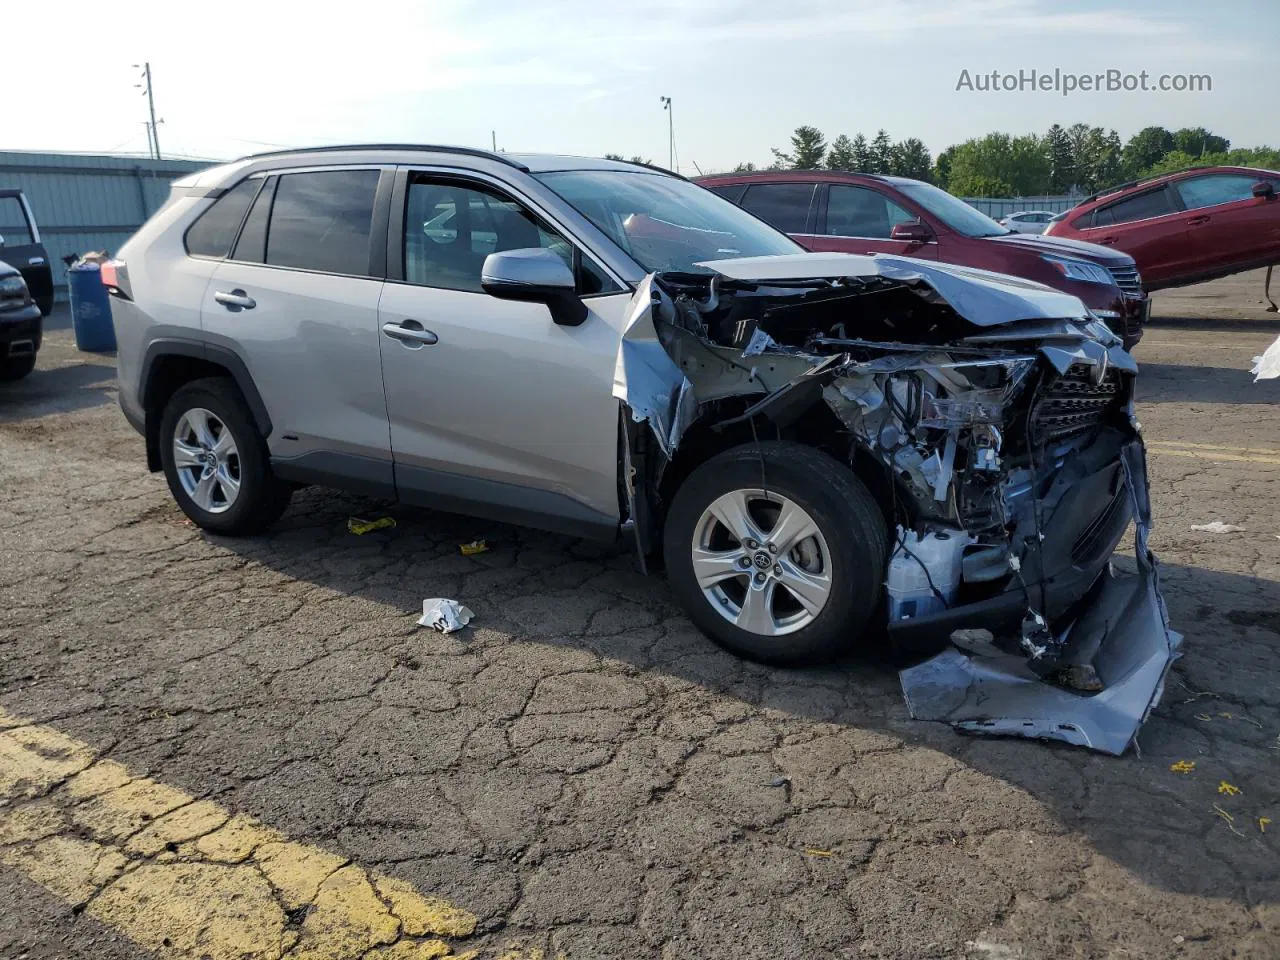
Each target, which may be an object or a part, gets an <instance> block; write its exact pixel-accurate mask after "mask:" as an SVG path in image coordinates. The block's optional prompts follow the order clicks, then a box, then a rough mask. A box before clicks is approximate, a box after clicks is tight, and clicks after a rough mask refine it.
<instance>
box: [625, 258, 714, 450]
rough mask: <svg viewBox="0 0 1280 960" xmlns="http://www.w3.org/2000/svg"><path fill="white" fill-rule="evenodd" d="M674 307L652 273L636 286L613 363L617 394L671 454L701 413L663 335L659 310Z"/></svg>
mask: <svg viewBox="0 0 1280 960" xmlns="http://www.w3.org/2000/svg"><path fill="white" fill-rule="evenodd" d="M664 307H665V309H667V310H668V311H670V310H671V309H672V306H671V300H670V298H669V297H667V295H666V294H665V293H663V292H662V290H661V288H659V287H658V286H657V285H656V284H655V283H654V276H653V274H650V275H649V276H647V277H645V279H644V281H643V282H642V283H641V284H640V286H639V288H638V289H637V290H636V293H635V296H634V297H632V299H631V309H630V310H629V311H628V313H627V321H626V326H625V327H624V328H623V331H622V340H621V343H620V344H619V346H618V359H617V363H616V364H615V365H614V373H613V395H614V397H616V398H617V399H618V400H621V401H622V402H623V403H624V404H625V405H626V407H627V409H628V410H629V411H630V414H631V417H632V419H633V420H635V421H636V422H637V423H646V422H647V423H648V424H649V428H650V429H651V430H652V431H653V434H654V437H655V438H656V439H657V441H658V446H659V447H660V448H661V450H662V452H663V453H664V454H665V455H666V456H667V457H668V458H669V457H670V456H671V455H672V453H673V452H674V451H675V449H676V447H677V446H678V445H679V443H680V437H681V436H682V435H683V434H684V431H685V428H686V427H688V425H689V424H690V423H691V422H692V421H693V420H694V418H695V417H696V415H697V400H696V399H695V398H694V394H693V389H692V385H691V384H690V383H689V380H688V378H686V377H685V375H684V373H683V372H682V371H681V370H680V368H679V367H678V366H676V364H675V362H674V361H673V360H672V359H671V355H670V354H669V353H668V352H667V350H666V348H665V347H663V345H662V343H661V342H660V341H659V339H658V332H657V329H656V327H655V325H654V313H655V311H660V310H662V309H664Z"/></svg>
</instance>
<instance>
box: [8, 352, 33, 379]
mask: <svg viewBox="0 0 1280 960" xmlns="http://www.w3.org/2000/svg"><path fill="white" fill-rule="evenodd" d="M35 368H36V355H35V354H34V353H27V354H23V355H22V356H20V357H8V358H7V359H4V360H0V383H6V382H9V381H12V380H21V379H22V378H23V377H25V376H26V375H27V374H29V373H30V372H31V371H32V370H34V369H35Z"/></svg>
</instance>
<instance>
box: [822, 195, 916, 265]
mask: <svg viewBox="0 0 1280 960" xmlns="http://www.w3.org/2000/svg"><path fill="white" fill-rule="evenodd" d="M822 200H823V202H822V205H821V216H820V219H819V221H818V231H819V232H818V235H817V236H815V237H813V238H812V243H810V242H808V241H806V242H805V246H808V247H810V248H811V249H813V250H831V251H836V252H839V253H892V254H897V255H898V256H902V257H918V258H921V259H925V260H937V259H938V244H937V243H936V242H933V241H931V242H928V243H919V242H915V241H911V242H908V241H903V240H894V239H891V237H890V234H891V233H892V231H893V228H894V227H895V226H896V225H897V224H899V223H906V222H908V221H911V220H915V219H917V218H916V216H915V215H914V214H912V213H911V212H909V211H908V210H907V209H906V208H904V207H903V206H901V205H900V204H898V203H896V202H895V201H894V200H892V199H891V198H890V197H889V196H888V195H887V194H884V193H881V192H880V191H879V190H874V189H872V188H871V187H865V186H862V185H861V184H854V183H830V184H826V185H825V189H824V191H823V198H822Z"/></svg>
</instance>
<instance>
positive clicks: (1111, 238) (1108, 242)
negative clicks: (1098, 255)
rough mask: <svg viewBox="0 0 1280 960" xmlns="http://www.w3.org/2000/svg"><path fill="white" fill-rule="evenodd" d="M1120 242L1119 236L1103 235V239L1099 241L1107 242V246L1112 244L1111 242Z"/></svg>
mask: <svg viewBox="0 0 1280 960" xmlns="http://www.w3.org/2000/svg"><path fill="white" fill-rule="evenodd" d="M1119 242H1120V238H1119V237H1103V238H1102V239H1101V240H1099V241H1098V243H1102V244H1106V245H1107V246H1111V244H1113V243H1119Z"/></svg>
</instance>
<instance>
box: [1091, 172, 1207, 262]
mask: <svg viewBox="0 0 1280 960" xmlns="http://www.w3.org/2000/svg"><path fill="white" fill-rule="evenodd" d="M1178 207H1179V202H1178V201H1177V199H1176V198H1175V197H1174V195H1173V192H1172V191H1171V190H1170V188H1169V187H1168V186H1167V185H1162V186H1158V187H1153V188H1152V189H1150V190H1147V191H1144V192H1142V193H1136V194H1134V195H1132V196H1129V197H1125V198H1124V199H1122V200H1117V201H1116V202H1115V203H1112V204H1108V205H1107V206H1105V207H1099V208H1098V209H1097V210H1095V211H1094V213H1093V224H1092V226H1090V227H1086V228H1084V229H1082V230H1081V231H1080V239H1081V240H1087V241H1089V242H1090V243H1100V244H1102V245H1103V246H1107V247H1115V248H1116V249H1117V250H1123V251H1124V252H1125V253H1127V254H1129V256H1131V257H1133V259H1134V260H1135V261H1137V264H1138V270H1139V271H1140V272H1141V273H1142V279H1143V281H1144V282H1146V283H1148V284H1151V285H1157V284H1161V283H1163V282H1165V281H1166V280H1169V279H1173V278H1176V277H1178V276H1180V275H1181V274H1183V273H1185V272H1186V271H1187V270H1188V269H1189V268H1190V266H1191V264H1193V263H1194V260H1195V258H1194V257H1193V256H1192V255H1191V253H1190V250H1189V249H1188V236H1187V229H1188V228H1187V225H1186V223H1185V220H1186V219H1187V215H1186V214H1185V213H1184V212H1183V211H1182V210H1180V209H1178Z"/></svg>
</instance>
